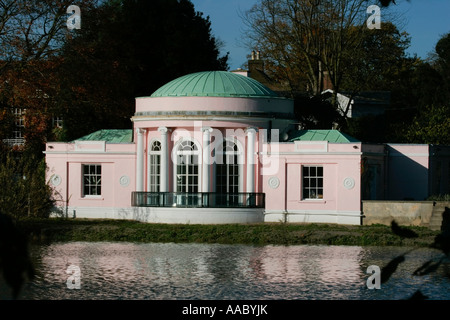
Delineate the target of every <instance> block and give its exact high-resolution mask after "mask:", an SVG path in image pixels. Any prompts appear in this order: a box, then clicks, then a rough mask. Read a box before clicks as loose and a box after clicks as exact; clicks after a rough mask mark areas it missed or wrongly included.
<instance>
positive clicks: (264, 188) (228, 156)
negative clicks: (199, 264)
mask: <svg viewBox="0 0 450 320" xmlns="http://www.w3.org/2000/svg"><path fill="white" fill-rule="evenodd" d="M131 120H132V122H133V129H132V130H131V129H130V130H100V131H97V132H94V133H92V134H90V135H87V136H85V137H81V138H80V139H78V140H76V141H73V142H69V143H60V142H49V143H47V145H46V151H45V154H46V162H47V166H48V168H49V170H48V179H49V182H50V185H51V186H52V187H53V190H54V196H55V199H56V200H57V208H58V210H59V212H60V213H63V214H64V215H67V216H73V217H86V218H113V219H136V220H140V221H146V222H154V223H192V224H194V223H205V224H215V223H256V222H265V221H266V222H279V221H282V222H331V223H343V224H361V159H362V154H363V153H362V144H361V142H359V141H357V140H355V139H353V138H352V137H349V136H347V135H345V134H343V133H340V132H339V131H336V130H297V129H296V126H295V118H294V104H293V101H292V100H290V99H287V98H283V97H280V96H278V95H277V94H276V93H275V92H273V91H271V90H270V89H268V88H267V87H265V86H264V85H262V84H261V83H259V82H258V81H256V80H254V79H252V78H250V77H246V76H244V75H241V74H237V73H233V72H225V71H211V72H199V73H194V74H189V75H186V76H183V77H180V78H178V79H175V80H173V81H171V82H169V83H167V84H166V85H164V86H162V87H161V88H159V89H158V90H156V91H155V92H154V93H153V94H152V95H151V96H149V97H139V98H137V99H136V110H135V114H134V116H133V117H132V119H131Z"/></svg>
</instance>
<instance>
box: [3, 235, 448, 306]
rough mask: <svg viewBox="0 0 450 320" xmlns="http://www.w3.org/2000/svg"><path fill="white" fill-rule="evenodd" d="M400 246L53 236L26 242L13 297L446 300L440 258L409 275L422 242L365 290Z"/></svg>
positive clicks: (422, 252) (420, 257) (422, 253)
mask: <svg viewBox="0 0 450 320" xmlns="http://www.w3.org/2000/svg"><path fill="white" fill-rule="evenodd" d="M405 251H406V249H405V248H371V247H369V248H367V247H357V246H248V245H218V244H217V245H214V244H174V243H149V244H137V243H108V242H97V243H89V242H86V243H84V242H74V243H57V244H52V245H49V246H41V247H35V248H33V250H32V258H33V261H34V264H35V266H36V271H37V276H36V278H35V279H34V281H33V282H31V283H29V284H28V285H27V286H26V288H25V290H23V293H22V296H21V298H22V299H203V300H207V299H220V300H225V299H229V300H233V299H260V300H261V299H286V300H293V299H403V298H407V297H409V296H410V295H411V294H412V293H413V292H414V291H415V290H416V289H419V288H420V289H421V290H422V291H423V292H424V293H425V294H426V295H428V296H429V297H430V298H432V299H448V298H449V297H450V293H449V292H450V290H449V289H450V282H449V281H448V277H445V274H446V273H448V272H449V271H448V270H449V264H448V261H446V262H445V263H444V265H443V266H442V267H441V268H440V269H439V270H438V271H439V272H438V273H437V274H435V275H430V276H423V277H414V276H411V274H412V272H413V271H414V270H415V269H416V268H417V267H418V266H420V265H421V264H422V263H423V262H424V261H426V260H427V259H430V258H432V257H433V256H436V255H437V254H438V252H436V251H433V250H429V249H419V250H415V251H413V252H412V253H410V254H408V256H407V261H406V262H405V263H404V264H403V265H402V266H401V268H399V270H398V272H396V273H395V274H394V276H393V278H392V279H391V280H390V281H389V282H388V283H387V284H383V286H382V288H381V289H380V290H369V289H367V287H366V280H367V278H368V276H369V275H367V274H366V273H365V272H366V269H367V267H368V266H369V265H378V266H380V267H382V266H383V265H385V264H386V263H387V262H388V261H389V260H390V259H391V258H393V257H395V256H396V255H398V254H401V253H403V252H405ZM70 265H76V266H79V267H80V270H81V278H80V279H81V289H80V290H70V289H68V288H67V285H66V281H67V279H68V277H69V275H68V274H67V273H66V270H67V268H68V267H69V266H70ZM0 294H1V293H0ZM0 298H1V297H0ZM3 298H4V297H3Z"/></svg>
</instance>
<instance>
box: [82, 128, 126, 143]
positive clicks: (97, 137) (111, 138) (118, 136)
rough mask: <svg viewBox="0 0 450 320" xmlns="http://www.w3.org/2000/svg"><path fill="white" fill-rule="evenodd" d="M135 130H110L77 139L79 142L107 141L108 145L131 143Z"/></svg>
mask: <svg viewBox="0 0 450 320" xmlns="http://www.w3.org/2000/svg"><path fill="white" fill-rule="evenodd" d="M132 140H133V130H131V129H109V130H99V131H96V132H93V133H91V134H88V135H86V136H84V137H81V138H79V139H77V141H106V142H107V143H131V142H132Z"/></svg>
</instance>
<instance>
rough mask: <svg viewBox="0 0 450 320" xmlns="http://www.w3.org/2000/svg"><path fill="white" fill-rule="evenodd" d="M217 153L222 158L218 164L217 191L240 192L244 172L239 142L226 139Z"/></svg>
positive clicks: (218, 160)
mask: <svg viewBox="0 0 450 320" xmlns="http://www.w3.org/2000/svg"><path fill="white" fill-rule="evenodd" d="M217 155H218V157H220V158H219V159H217V164H216V192H218V193H238V192H240V190H241V188H240V186H241V177H242V172H241V164H240V159H239V156H240V152H239V149H238V146H237V144H236V143H235V142H234V141H231V140H224V141H223V145H222V149H221V150H220V151H219V152H218V153H217Z"/></svg>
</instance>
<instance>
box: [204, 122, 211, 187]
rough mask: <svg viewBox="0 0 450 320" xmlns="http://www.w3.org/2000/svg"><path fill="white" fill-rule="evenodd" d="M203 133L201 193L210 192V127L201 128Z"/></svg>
mask: <svg viewBox="0 0 450 320" xmlns="http://www.w3.org/2000/svg"><path fill="white" fill-rule="evenodd" d="M202 131H203V161H202V168H203V169H202V192H209V191H210V185H211V183H210V179H211V178H210V169H211V167H210V162H211V143H210V141H211V132H212V131H213V129H212V128H210V127H205V128H202Z"/></svg>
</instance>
